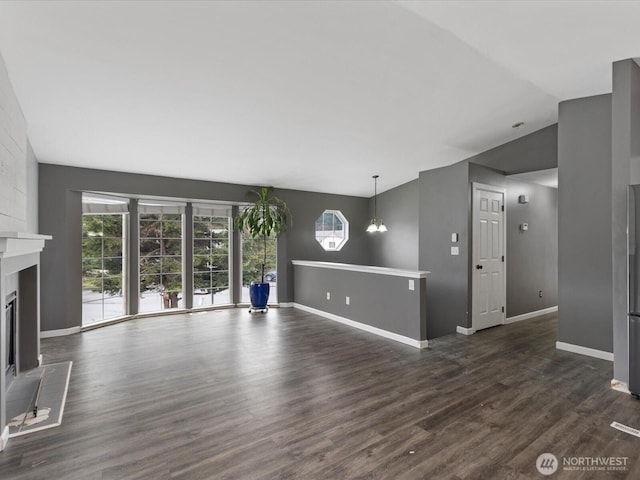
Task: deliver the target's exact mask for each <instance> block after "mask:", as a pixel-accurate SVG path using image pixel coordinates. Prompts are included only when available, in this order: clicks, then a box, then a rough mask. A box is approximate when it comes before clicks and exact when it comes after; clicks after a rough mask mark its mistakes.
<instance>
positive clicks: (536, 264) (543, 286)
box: [506, 177, 558, 317]
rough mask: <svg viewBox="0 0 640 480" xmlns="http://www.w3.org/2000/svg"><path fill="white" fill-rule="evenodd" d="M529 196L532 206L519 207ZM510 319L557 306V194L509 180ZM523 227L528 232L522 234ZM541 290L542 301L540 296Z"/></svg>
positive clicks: (508, 310)
mask: <svg viewBox="0 0 640 480" xmlns="http://www.w3.org/2000/svg"><path fill="white" fill-rule="evenodd" d="M520 195H527V196H528V197H529V203H526V204H520V203H518V197H519V196H520ZM506 203H507V317H514V316H516V315H521V314H523V313H529V312H535V311H537V310H542V309H544V308H549V307H554V306H556V305H558V190H557V189H555V188H550V187H543V186H542V185H535V184H532V183H525V182H520V181H518V180H515V179H511V178H509V177H507V202H506ZM522 223H528V224H529V230H527V231H524V232H523V231H521V230H520V225H521V224H522ZM540 290H542V298H540V297H539V295H538V292H539V291H540Z"/></svg>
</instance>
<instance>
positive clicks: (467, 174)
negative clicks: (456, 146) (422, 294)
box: [418, 125, 558, 338]
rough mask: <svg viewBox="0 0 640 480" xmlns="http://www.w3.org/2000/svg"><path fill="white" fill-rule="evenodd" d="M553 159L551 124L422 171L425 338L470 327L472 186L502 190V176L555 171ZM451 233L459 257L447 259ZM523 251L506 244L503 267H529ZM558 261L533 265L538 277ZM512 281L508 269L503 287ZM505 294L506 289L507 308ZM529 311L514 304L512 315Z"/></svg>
mask: <svg viewBox="0 0 640 480" xmlns="http://www.w3.org/2000/svg"><path fill="white" fill-rule="evenodd" d="M557 158H558V157H557V126H556V125H551V126H550V127H546V128H543V129H542V130H539V131H537V132H534V133H532V134H530V135H527V136H526V137H523V138H520V139H518V140H515V141H513V142H509V143H507V144H505V145H502V146H500V147H497V148H494V149H492V150H489V151H487V152H485V153H482V154H480V155H476V156H474V157H471V158H469V159H467V160H464V161H462V162H459V163H457V164H454V165H451V166H448V167H443V168H439V169H435V170H428V171H425V172H420V176H419V180H418V182H419V183H418V189H419V193H418V195H419V212H418V218H419V237H418V238H419V247H418V248H419V255H418V261H419V269H420V270H428V271H430V272H431V275H429V279H428V288H427V318H428V324H429V329H428V332H427V335H428V336H429V338H434V337H437V336H441V335H447V334H449V333H453V332H455V331H456V327H457V326H458V325H460V326H462V327H466V328H470V327H471V326H472V325H471V313H470V312H471V301H472V297H471V276H472V270H471V267H472V266H471V245H470V243H469V239H470V232H471V221H472V218H471V211H472V209H471V185H472V183H473V182H477V183H484V184H488V185H495V186H498V187H502V188H506V186H507V181H506V178H505V176H504V173H505V172H506V173H509V174H512V173H522V172H525V171H535V170H544V169H548V168H555V167H557V166H558V165H557ZM503 169H504V171H502V170H503ZM507 222H509V212H508V211H507ZM507 228H508V225H507ZM452 233H458V234H459V242H458V243H457V244H455V245H457V246H458V247H459V249H460V255H458V256H452V255H451V250H450V249H451V246H453V245H454V244H452V243H451V234H452ZM521 253H522V251H521V250H517V249H516V250H515V251H514V252H513V254H511V253H510V252H509V244H508V243H507V256H508V258H507V264H509V263H510V262H512V263H513V264H514V266H517V265H520V264H521V263H524V264H525V265H529V266H530V263H528V262H527V261H526V258H525V259H521V258H519V255H520V254H521ZM556 258H557V257H552V258H549V259H546V260H545V262H544V263H540V264H538V265H536V268H537V269H538V270H539V272H538V273H537V275H540V276H544V275H545V273H544V272H545V270H549V269H552V268H553V266H552V264H553V263H554V262H555V261H556ZM507 268H508V267H507ZM512 273H513V272H512ZM510 282H511V278H510V276H509V271H507V284H509V283H510ZM538 290H539V289H538ZM508 294H509V292H508V291H507V305H509V297H508ZM536 294H537V290H536ZM552 296H553V295H552ZM528 308H529V307H528V305H526V304H523V305H519V304H518V303H517V301H514V302H512V311H514V312H520V313H527V312H529V311H531V310H528ZM534 310H538V308H535V309H534ZM514 315H515V314H514Z"/></svg>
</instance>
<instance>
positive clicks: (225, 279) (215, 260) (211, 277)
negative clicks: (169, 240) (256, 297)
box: [193, 207, 232, 308]
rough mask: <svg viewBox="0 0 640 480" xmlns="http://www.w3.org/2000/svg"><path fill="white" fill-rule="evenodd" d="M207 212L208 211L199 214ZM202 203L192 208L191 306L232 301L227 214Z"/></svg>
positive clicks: (228, 218)
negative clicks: (222, 213)
mask: <svg viewBox="0 0 640 480" xmlns="http://www.w3.org/2000/svg"><path fill="white" fill-rule="evenodd" d="M200 213H209V214H200ZM216 214H217V212H215V211H213V209H211V211H210V212H207V208H206V207H196V208H194V216H193V306H194V307H196V308H197V307H204V306H209V305H228V304H230V303H232V298H231V289H230V287H229V232H230V228H229V225H230V221H231V219H230V217H229V216H227V215H224V216H216Z"/></svg>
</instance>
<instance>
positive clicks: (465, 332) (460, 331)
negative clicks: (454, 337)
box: [456, 325, 476, 335]
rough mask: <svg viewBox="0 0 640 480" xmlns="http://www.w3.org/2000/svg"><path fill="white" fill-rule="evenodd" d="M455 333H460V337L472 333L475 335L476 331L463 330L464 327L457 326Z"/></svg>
mask: <svg viewBox="0 0 640 480" xmlns="http://www.w3.org/2000/svg"><path fill="white" fill-rule="evenodd" d="M456 332H458V333H461V334H462V335H473V334H474V333H476V329H475V328H465V327H461V326H460V325H458V326H457V327H456Z"/></svg>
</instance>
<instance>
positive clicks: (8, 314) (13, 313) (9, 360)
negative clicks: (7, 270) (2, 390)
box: [4, 292, 18, 387]
mask: <svg viewBox="0 0 640 480" xmlns="http://www.w3.org/2000/svg"><path fill="white" fill-rule="evenodd" d="M17 300H18V296H17V293H16V292H13V293H12V294H10V295H9V296H8V297H7V304H6V306H5V319H6V326H7V327H6V328H7V331H6V332H5V333H6V335H5V337H4V338H5V342H6V344H5V347H6V349H5V352H6V358H5V360H6V362H5V365H6V366H7V369H6V386H7V387H8V386H9V385H10V384H11V382H12V381H13V379H14V377H15V376H16V331H17V320H18V315H17V313H18V312H17V308H16V307H17Z"/></svg>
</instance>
